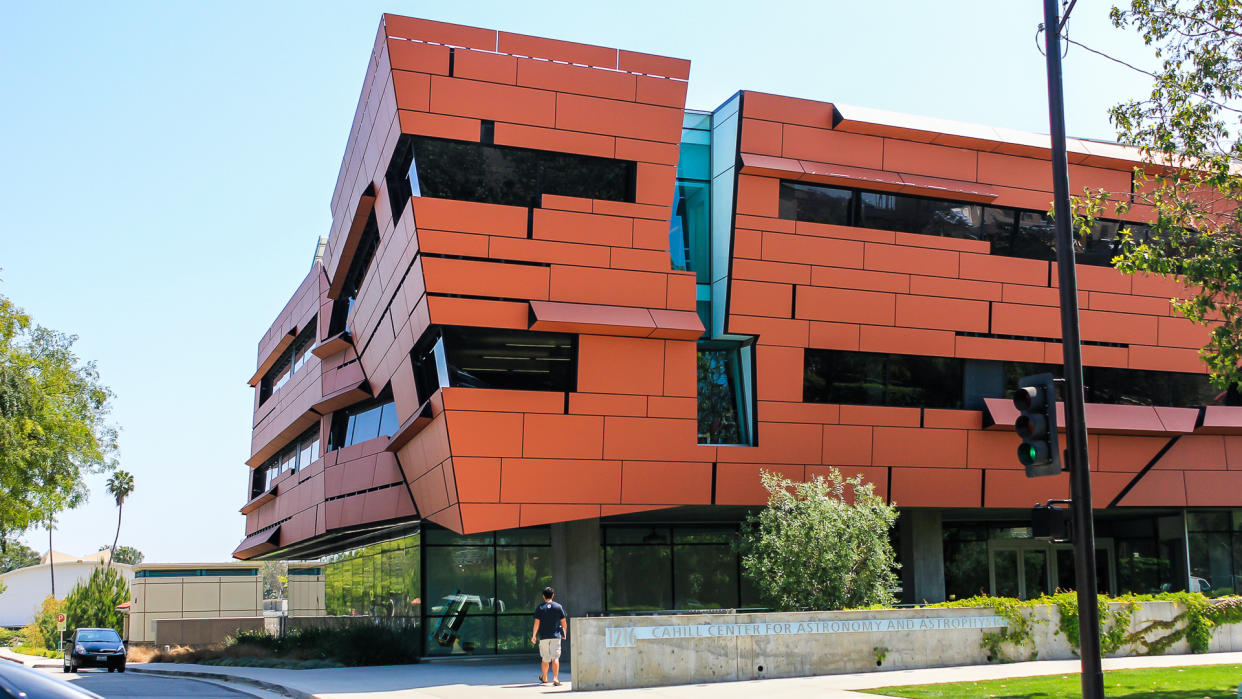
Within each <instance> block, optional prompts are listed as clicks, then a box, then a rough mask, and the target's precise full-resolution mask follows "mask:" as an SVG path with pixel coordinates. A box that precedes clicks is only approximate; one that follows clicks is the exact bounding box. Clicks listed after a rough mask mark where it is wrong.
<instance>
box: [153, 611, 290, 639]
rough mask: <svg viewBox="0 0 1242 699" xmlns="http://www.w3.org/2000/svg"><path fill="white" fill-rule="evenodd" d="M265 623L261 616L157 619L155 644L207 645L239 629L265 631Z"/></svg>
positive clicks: (234, 633) (232, 634) (235, 632)
mask: <svg viewBox="0 0 1242 699" xmlns="http://www.w3.org/2000/svg"><path fill="white" fill-rule="evenodd" d="M265 624H266V622H265V620H264V618H263V617H261V616H260V617H231V618H222V617H214V618H206V619H157V620H156V621H155V645H157V646H164V645H169V646H206V645H211V644H213V643H220V642H221V641H223V640H224V639H226V638H228V637H229V636H234V635H236V634H237V633H238V632H239V631H256V632H261V631H265V630H266V625H265Z"/></svg>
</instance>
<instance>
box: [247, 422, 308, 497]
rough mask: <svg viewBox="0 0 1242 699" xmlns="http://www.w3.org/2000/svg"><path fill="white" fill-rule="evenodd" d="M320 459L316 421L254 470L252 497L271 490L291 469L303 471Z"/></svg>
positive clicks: (251, 485)
mask: <svg viewBox="0 0 1242 699" xmlns="http://www.w3.org/2000/svg"><path fill="white" fill-rule="evenodd" d="M318 459H319V423H318V422H316V423H315V424H314V425H313V426H311V427H310V428H308V429H307V430H306V431H305V432H303V433H302V434H300V435H298V436H297V438H296V439H294V440H293V441H291V442H289V443H288V444H287V445H285V447H284V448H283V449H281V450H280V451H279V452H277V453H276V455H275V456H273V457H272V458H270V459H268V460H267V462H266V463H264V464H263V465H262V466H260V467H258V468H256V469H255V470H254V473H253V474H251V480H250V497H252V498H255V497H258V496H259V495H262V494H263V493H265V492H267V491H269V490H271V489H272V483H273V481H275V480H276V477H277V476H279V475H281V474H283V473H287V472H289V471H301V470H302V469H304V468H306V467H308V466H310V465H311V464H312V463H314V462H315V461H317V460H318Z"/></svg>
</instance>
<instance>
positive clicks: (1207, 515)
mask: <svg viewBox="0 0 1242 699" xmlns="http://www.w3.org/2000/svg"><path fill="white" fill-rule="evenodd" d="M1186 542H1187V545H1188V547H1189V551H1190V556H1189V557H1190V575H1191V579H1190V582H1191V588H1192V589H1197V590H1199V591H1200V592H1202V593H1204V594H1205V595H1208V596H1210V597H1220V596H1222V595H1232V594H1236V593H1237V591H1238V589H1239V588H1240V587H1242V510H1215V511H1193V510H1192V511H1190V512H1187V513H1186Z"/></svg>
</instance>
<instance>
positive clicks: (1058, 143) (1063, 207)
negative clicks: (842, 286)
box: [1044, 0, 1104, 699]
mask: <svg viewBox="0 0 1242 699" xmlns="http://www.w3.org/2000/svg"><path fill="white" fill-rule="evenodd" d="M1060 30H1061V19H1060V17H1059V16H1058V12H1057V0H1044V39H1045V41H1044V55H1045V58H1046V60H1047V67H1048V120H1049V123H1050V125H1051V133H1052V186H1053V209H1054V213H1055V214H1056V217H1055V220H1054V223H1055V224H1056V236H1057V280H1058V282H1059V283H1060V287H1061V339H1062V350H1063V352H1064V368H1065V383H1064V384H1063V389H1064V392H1065V393H1064V396H1063V398H1064V402H1065V437H1066V444H1067V447H1066V450H1065V456H1066V458H1065V461H1066V463H1067V465H1068V469H1069V474H1070V498H1071V499H1072V500H1073V514H1072V516H1073V522H1074V529H1073V537H1074V572H1075V573H1076V578H1077V580H1076V583H1077V586H1078V637H1079V653H1080V654H1081V655H1082V696H1083V699H1104V674H1103V672H1102V670H1101V667H1100V612H1099V607H1098V606H1097V602H1096V579H1095V527H1094V522H1093V520H1092V515H1091V470H1090V468H1091V465H1090V461H1089V454H1088V451H1087V422H1086V419H1085V417H1084V409H1083V402H1084V400H1083V387H1082V343H1081V337H1080V334H1079V329H1078V275H1077V270H1076V269H1075V266H1074V265H1075V263H1074V237H1073V231H1072V230H1071V223H1072V220H1073V219H1072V215H1073V214H1072V212H1071V211H1070V194H1069V162H1068V159H1067V156H1066V152H1065V99H1064V95H1063V94H1062V90H1061V31H1060Z"/></svg>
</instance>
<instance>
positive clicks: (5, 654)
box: [0, 647, 64, 667]
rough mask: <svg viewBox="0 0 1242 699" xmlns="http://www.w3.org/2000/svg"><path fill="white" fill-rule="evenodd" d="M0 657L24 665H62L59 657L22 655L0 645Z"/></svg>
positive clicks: (62, 662)
mask: <svg viewBox="0 0 1242 699" xmlns="http://www.w3.org/2000/svg"><path fill="white" fill-rule="evenodd" d="M0 659H3V660H9V661H12V662H15V663H21V664H22V665H25V666H26V667H62V666H63V665H64V661H63V660H61V659H59V658H44V657H42V656H39V655H23V654H21V653H14V652H13V651H12V650H11V649H9V648H7V647H0Z"/></svg>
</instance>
